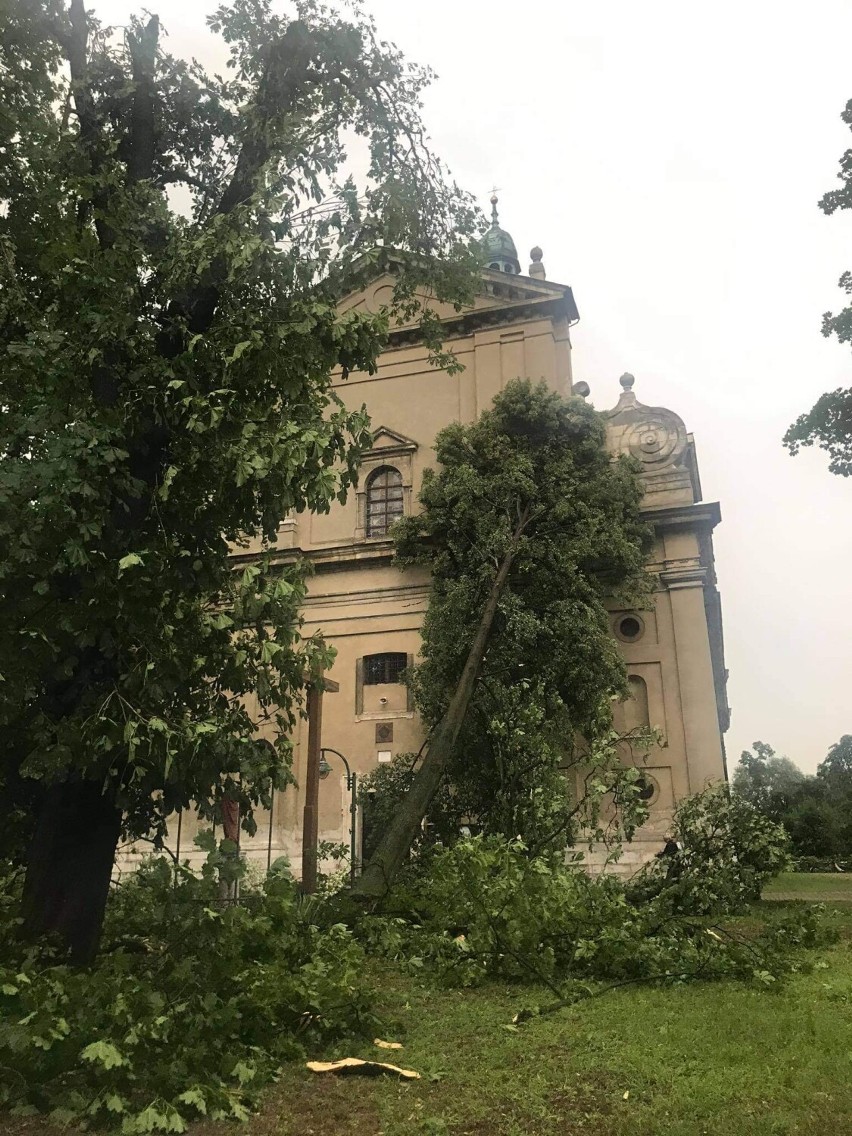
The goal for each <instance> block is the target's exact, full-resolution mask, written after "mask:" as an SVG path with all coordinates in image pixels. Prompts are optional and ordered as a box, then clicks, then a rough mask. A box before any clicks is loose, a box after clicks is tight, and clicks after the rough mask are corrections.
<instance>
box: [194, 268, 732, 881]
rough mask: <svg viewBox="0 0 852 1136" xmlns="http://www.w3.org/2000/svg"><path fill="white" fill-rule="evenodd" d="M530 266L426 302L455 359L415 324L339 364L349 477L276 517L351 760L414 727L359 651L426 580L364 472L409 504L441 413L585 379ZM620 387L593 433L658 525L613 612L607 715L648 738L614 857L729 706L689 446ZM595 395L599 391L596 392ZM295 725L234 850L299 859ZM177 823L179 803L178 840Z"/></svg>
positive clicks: (392, 745) (328, 814)
mask: <svg viewBox="0 0 852 1136" xmlns="http://www.w3.org/2000/svg"><path fill="white" fill-rule="evenodd" d="M530 267H531V270H532V272H533V275H531V276H522V275H519V274H518V275H508V274H507V273H506V272H502V271H497V270H489V269H486V270H484V271H483V276H482V289H481V293H480V295H479V296H478V297H477V300H476V303H475V305H474V306H473V308H471V309H468V310H466V311H464V312H461V313H457V312H454V311H453V310H452V309H450V308H447V309H445V310H443V311H442V312H441V315H442V317H443V319H444V326H445V336H446V338H445V345H446V346H448V347H450V348H451V349H452V351H453V352H454V354H455V356H456V358H457V359H458V361H459V363H460V364H461V365H462V369H461V370H460V371H459V372H457V373H455V374H448V373H446V372H443V371H437V370H435V369H434V368H433V367H432V366H430V364H429V360H428V351H427V349H426V347H425V346H424V345H423V344H422V343H421V342H419V341H418V338H417V335H416V332H415V331H414V330H413V329H402V330H399V331H397V332H395V333H393V334H392V337H391V342H390V344H389V346H388V348H387V350H386V351H385V352H384V354H383V355H382V357H381V360H380V366H379V368H378V370H377V372H376V373H375V374H373V375H367V374H352V375H350V376H349V378H348V379H347V380H346V381H343V380H342V379H338V380H337V383H336V385H337V389H338V393H339V394H340V396H341V397H342V398H343V400H344V401H345V402H346V403H347V405H349V406H353V407H357V406H360V405H361V404H362V403H364V404H366V406H367V409H368V411H369V413H370V415H371V419H372V422H373V424H374V444H373V449H372V451H371V452H370V453H369V454H368V455H367V457H366V460H365V462H364V465H363V467H362V470H361V474H360V479H359V487H358V489H357V491H356V492H353V493H351V494H350V496H349V499H348V500H347V502H346V503H345V504H343V505H335V506H333V508H332V510H331V512H330V513H328V514H302V515H299V516H294V517H290V518H288V519H287V520H286V521H285V522H284V523H283V524H282V526H281V529H280V532H279V539H278V544H277V550H278V555H280V556H281V557H283V558H290V557H292V556H293V555H294V553H295V552H296V551H297V550H300V551H301V552H302V553H304V554H305V555H307V556H308V557H309V558H310V559H311V560H312V562H313V567H314V569H315V571H314V574H313V576H312V578H311V580H310V585H309V598H308V602H307V605H306V608H305V612H304V615H305V624H306V625H305V632H306V633H308V634H310V633H312V632H314V631H321V632H322V634H323V635H324V637H325V638H326V640H327V641H328V642H330V643H331V644H333V646H334V647H335V648H336V650H337V658H336V661H335V663H334V666H333V669H332V671H331V672H330V677H331V678H332V679H333V680H334V681H335V682H336V683H338V684H339V690H338V691H337V692H335V693H327V694H326V695H325V696H324V703H323V712H322V745H323V746H328V747H332V748H334V749H336V750H339V751H340V752H342V753H343V754H345V755H346V757H347V758H348V760H349V763H350V765H351V767H352V768H353V769H354V770H356V771H357V772H358V773H359V774H362V773H368V772H370V771H371V770H372V769H374V768H375V767H376V765H377V764H378V763H379V762H380V761H383V760H388V759H389V758H390V757H391V756H392V755H393V754H396V753H401V752H410V751H416V750H417V749H419V747H420V745H421V743H422V740H423V734H422V730H421V726H420V723H419V721H418V718H417V715H416V712H415V711H414V708H413V706H412V705H411V701H410V698H409V696H408V693H407V689H406V687H405V686H404V685H403V684H401V683H399V682H391V683H371V682H365V671H364V662H363V660H364V659H365V658H366V657H368V656H373V655H378V654H384V653H388V652H392V653H399V654H404V655H405V656H406V659H407V661H409V662H410V661H412V660H416V658H417V655H418V651H419V647H420V627H421V624H422V620H423V617H424V613H425V611H426V607H427V604H428V597H429V579H428V576H427V575H426V574H425V573H424V572H423V571H422V570H410V569H409V570H405V571H402V570H400V569H398V568H396V567H394V565H393V564H392V541H391V540H390V539H389V537H388V536H387V535H380V536H378V537H375V536H371V535H369V534H368V526H367V519H366V518H367V488H366V487H367V486H368V484H369V481H370V475H371V473H373V472H374V471H376V470H378V469H379V468H388V467H389V468H391V469H393V470H396V471H398V473H399V475H400V481H401V486H402V501H403V510H404V512H405V513H408V512H410V511H411V510H413V509H416V508H417V494H418V489H419V486H420V482H421V479H422V476H423V471H424V470H425V469H426V468H428V467H429V466H431V465H432V464H433V463H434V460H435V454H434V450H433V448H432V447H433V442H434V438H435V435H436V434H437V433H438V431H439V430H440V429H442V427H444V426H446V425H447V424H448V423H450V422H453V421H461V422H472V421H473V420H474V419H475V418H476V417H477V416H478V414H479V413H480V412H481V411H482V410H484V409H485V408H486V407H488V406H489V405H490V403H491V401H492V399H493V398H494V396H495V395H496V394H497V393H498V391H500V390H501V389H502V388H503V387H504V386H505V384H506V383H507V382H509V381H510V380H511V379H514V378H516V377H518V376H521V377H524V378H529V379H532V380H540V379H543V380H544V381H545V382H546V383H548V384H549V385H550V386H551V387H553V388H554V389H555V390H557V391H559V392H560V393H562V394H563V395H567V394H569V393H570V392H572V390H574V391H575V393H584V392H586V391H587V388H586V387H585V384H582V383H580V384H578V385H577V387H576V388H574V385H573V376H572V369H571V332H570V329H571V327H572V325H573V324H574V323H576V321H577V319H578V314H577V309H576V307H575V304H574V299H573V295H572V293H571V289H570V288H567V287H564V286H562V285H558V284H554V283H551V282H549V281H547V280H545V279H544V278H543V268H542V267H541V264H540V260H536V261H535V263H534V264H533V265H531V266H530ZM392 288H393V279H392V277H390V276H386V277H380V278H379V279H377V280H375V282H374V283H373V284H372V285H371V286H370V287H369V288H367V289H366V290H365V291H363V292H361V293H359V294H358V295H355V296H352V297H350V298H349V299H348V300H347V301H346V304H345V305H344V307H362V306H363V307H366V308H367V309H374V310H375V309H377V308H378V307H379V306H380V305H381V304H383V303H384V302H386V301H387V299H388V298H389V295H390V291H391V290H392ZM613 387H614V388H615V383H613ZM622 388H623V389H622V391H621V397H620V398H619V400H618V402H617V405H616V406H615V407H614V408H613V409H612V410H611V411H609V412H608V415H609V425H608V433H609V440H610V445H611V448H612V450H613V452H614V453H615V452H619V451H623V452H627V453H631V454H633V455H634V456H635V457H637V458H638V459H639V461H640V463H641V465H642V469H643V475H642V476H643V480H644V483H645V498H644V505H643V509H644V511H645V513H646V515H647V517H648V519H649V520H651V521H652V522H653V526H654V531H655V534H656V539H655V547H654V552H653V556H652V563H651V565H650V567H651V569H652V571H653V572H654V573H655V574H656V576H657V580H658V584H657V590H656V593H655V596H654V601H655V602H654V608H653V610H649V611H641V612H624V611H615V610H614V611H613V612H612V627H613V634H614V635H615V636H616V638H617V639H618V640H619V642H620V645H621V649H622V651H623V655H624V659H625V662H626V664H627V669H628V673H629V675H630V679H631V691H632V692H633V697H632V699H631V700H630V702H628V703H627V704H623V705H619V706H617V707H616V724H617V725H619V726H622V727H624V728H625V729H627V728H630V727H631V726H633V725H642V724H647V725H650V726H652V727H656V728H657V729H658V730H659V732H660V736H661V738H662V744H661V746H659V747H655V749H654V750H653V751H652V752H651V754H649V755H648V756H647V758H645V759H644V764H645V767H646V775H647V778H648V785H649V791H652V793H653V796H652V797H651V800H650V804H651V820H650V822H649V824H648V825H647V826H646V828H645V829H644V830H643V831H642V832H640V833H639V834H638V836H637V840H636V842H635V845H634V847H633V848H632V849H631V850H630V851H629V852H628V853H627V855H626V857H625V862H626V863H628V864H632V863H633V862H635V861H636V860H638V859H644V858H646V857H647V856H648V855H650V854H652V853H653V852H654V851H656V850H657V849H658V848H659V847H660V839H661V837H662V834H663V832H664V831H665V828H666V824H667V821H668V818H669V817H670V815H671V809H672V807H673V805H674V803H675V801H676V800H678V799H679V798H681V797H683V796H684V795H686V794H688V793H691V792H695V791H697V790H699V789H701V788H702V787H703V786H704V785H706V784H707V783H708V782H712V781H718V780H720V779H721V778H723V777H724V776H725V766H724V749H723V742H722V734H723V731H724V730H725V729H726V727H727V717H728V711H727V704H726V699H725V670H724V660H723V650H722V631H721V617H720V609H719V599H718V594H717V591H716V583H715V575H714V568H713V550H712V537H711V534H712V531H713V527H714V525H715V524H716V523H717V522H718V520H719V508H718V505H716V504H715V503H713V504H708V503H705V502H703V501H702V499H701V489H700V484H699V480H698V472H697V466H696V461H695V449H694V445H693V441H692V437H691V435H689V434H688V433H687V432H686V429H685V427H684V424H683V422H682V421H681V420H680V419H679V418H678V417H677V415H676V414H674V413H673V412H672V411H669V410H665V409H660V408H653V407H646V406H643V405H642V404H641V403H639V402H638V401H637V398H636V396H635V394H634V393H633V390H632V379H631V377H630V376H624V377H623V378H622ZM609 395H610V392H609V391H602V392H600V397H601V398H603V399H604V400H607V399H608V396H609ZM253 551H254V550H252V549H251V548H248V549H242V550H237V551H236V552H235V557H236V559H241V558H250V557H251V555H252V552H253ZM625 619H627V620H628V622H627V623H625V622H624V621H625ZM631 620H632V622H631ZM294 742H295V753H294V773H295V777H296V781H297V785H296V786H295V787H291V788H289V789H288V790H287V791H286V792H284V793H282V794H279V795H278V797H277V798H276V801H275V805H274V809H273V814H272V816H271V817H269V816H266V817H263V816H261V817H259V818H258V821H259V824H258V833H257V836H256V837H255V838H253V839H252V840H246V841H245V842H244V850H245V851H246V852H247V853H248V854H249V855H250V856H253V857H257V858H259V859H262V860H263V861H265V860H266V859H267V858H271V859H275V858H276V857H277V856H278V855H280V854H282V853H284V854H287V855H288V856H289V857H290V858H291V860H292V863H293V865H294V868H297V869H298V865H299V860H300V855H301V825H302V810H303V806H304V798H303V791H302V786H303V785H304V782H305V776H304V775H305V762H306V750H307V745H306V742H307V724H306V723H304V722H303V723H302V724H301V727H300V729H299V731H298V734H297V736H296V738H295V739H294ZM330 761H331V764H332V773H331V774H330V775H329V776H328V777H327V778H326V779H325V780H323V781H321V783H320V798H319V801H320V803H319V830H320V839H326V840H334V841H340V842H348V840H349V825H350V817H349V812H348V808H349V798H348V794H347V791H346V779H345V775H344V772H343V767H342V764H340V763H339V762H337V760H336V759H335V758H334V757H331V758H330ZM193 827H194V826H192V825H191V823H190V821H189V818H186V819H185V821H184V829H183V838H182V845H183V847H182V849H181V854H182V855H184V854H185V853H186V852H187V851H189V848H190V842H191V835H192V828H193Z"/></svg>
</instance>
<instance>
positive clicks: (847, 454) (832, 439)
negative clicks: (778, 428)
mask: <svg viewBox="0 0 852 1136" xmlns="http://www.w3.org/2000/svg"><path fill="white" fill-rule="evenodd" d="M840 117H841V118H842V119H843V121H844V122H845V123H846V125H847V126H848V127H849V128H850V129H852V100H850V101H849V102H848V103H847V104H846V107H845V109H844V111H843V113H842V114H841V116H840ZM837 176H838V178H839V179H840V181H841V182H842V183H843V185H842V186H841V188H840V189H833V190H830V191H829V192H828V193H826V195H825V196H824V197H823V198H822V200H821V201H820V202H819V207H820V209H822V211H823V213H827V214H828V215H829V216H831V214H832V213H834V212H836V211H837V210H838V209H852V149H849V150H847V151H846V152H845V154H844V155H843V157H842V158H841V159H840V172H839V173H838V175H837ZM838 283H839V285H840V287H841V288H842V289H843V291H844V292H845V293H846V295H847V296H852V272H849V271H847V272H844V273H843V275H842V276H841V277H840V280H839V281H838ZM822 334H823V335H824V336H826V338H828V337H829V336H832V335H836V336H837V338H838V339H839V340H840V342H841V343H850V344H852V304H847V306H846V307H845V308H843V309H841V311H839V312H826V313H825V315H824V316H823V317H822ZM784 445H785V446H786V447H787V449H788V450H789V451H790V453H791V454H792V455H793V456H794V457H795V455H796V454H797V453H798V452H799V450H800V449H802V448H804V447H807V446H813V445H817V446H819V447H820V449H823V450H825V451H826V453H827V454H828V459H829V461H828V468H829V470H830V471H831V472H832V473H836V474H839V475H840V476H841V477H849V476H850V474H852V386H849V387H838V388H837V389H836V390H833V391H826V393H825V394H823V395H821V396H820V397H819V398H818V399H817V401H816V402H815V403H814V405H813V406H812V407H811V409H810V410H809V411H808V413H807V414H802V415H801V416H800V417H799V418H797V419H796V421H795V422H794V423H793V425H792V426H791V427H790V429H789V430H788V431H787V433H786V434H785V435H784Z"/></svg>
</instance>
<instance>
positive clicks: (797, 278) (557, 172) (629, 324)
mask: <svg viewBox="0 0 852 1136" xmlns="http://www.w3.org/2000/svg"><path fill="white" fill-rule="evenodd" d="M90 3H91V6H92V7H93V8H94V9H95V10H96V11H97V12H98V14H99V15H101V17H102V18H103V19H104V20H106V21H110V22H115V23H121V22H123V20H124V18H125V17H126V14H127V12H128V11H131V10H134V9H135V10H138V9H139V8H141V7H142V5H141V4H138V5H137V4H132V3H130V2H129V0H90ZM144 6H145V7H146V8H148V9H149V10H152V11H158V12H159V14H160V16H161V18H162V19H163V21H164V23H165V25H166V28H167V30H168V31H169V32H170V41H169V44H168V47H169V49H170V50H171V51H172V52H173V53H174V54H176V55H188V54H195V55H196V56H198V57H199V58H200V59H202V61H204V62H205V63H210V62H217V63H218V62H219V58H222V57H219V58H217V57H216V55H212V56H211V43H210V39H209V37H208V33H207V32H206V29H205V27H204V23H203V17H204V15H205V14H206V13H207V12H208V11H209V10H210V9H211V8H212V7H213V4H212V0H210V2H208V0H183V2H182V3H181V4H173V3H169V4H168V5H165V6H161V7H158V3H157V0H145V4H144ZM367 7H368V8H369V9H371V10H372V11H373V13H374V14H375V16H376V18H377V21H378V23H379V28H380V31H381V32H382V33H383V35H384V37H385V38H388V39H391V40H394V41H395V42H396V43H397V44H399V46H400V47H402V48H403V50H404V51H405V53H406V54H407V55H408V56H409V57H411V58H413V59H417V60H418V61H419V62H423V63H428V64H430V65H431V66H432V67H433V68H434V69H435V70H436V71H437V72H438V75H439V79H438V81H437V83H436V84H435V86H434V87H433V88H432V91H431V93H430V94H429V95H428V98H427V104H426V121H427V124H428V126H429V128H430V131H431V134H432V137H433V140H434V142H435V146H436V149H437V150H438V152H439V153H441V154H442V156H443V157H444V158H445V160H446V161H447V162H448V163H449V165H450V167H451V168H452V170H453V172H454V173H455V174H456V176H457V178H458V180H459V181H460V182H461V183H462V184H463V185H465V186H466V187H467V188H468V189H470V190H471V191H473V192H475V193H476V194H477V195H478V196H479V197H480V200H481V202H482V204H483V206H484V207H486V208H487V198H488V195H489V190H490V188H491V186H492V185H497V186H499V187H500V217H501V223H502V224H503V225H504V227H505V228H507V229H508V230H509V231H510V232H511V233H512V235H513V236H514V238H515V242H516V244H517V246H518V252H519V255H520V259H521V265H522V268H523V270H524V271H526V267H527V264H528V263H529V261H528V256H527V253H528V250H529V249H530V247H531V246H532V245H534V244H539V245H541V247H542V248H543V249H544V264H545V266H546V269H547V274H548V277H549V278H550V279H551V280H557V281H559V282H560V283H565V284H570V285H572V287H573V289H574V295H575V297H576V300H577V304H578V306H579V309H580V315H581V322H580V323H579V325H578V326H577V327H576V328H575V329H574V333H573V336H574V338H573V342H574V368H575V371H574V377H575V380H580V379H584V380H585V381H586V382H588V383H589V384H590V386H591V388H592V396H591V397H592V400H593V401H594V402H595V404H596V405H597V407H598V408H599V409H603V408H606V407H609V406H611V405H613V404H614V402H615V401H616V399H617V396H618V393H619V389H620V388H619V386H618V376H619V375H620V374H621V373H622V372H623V371H625V370H629V371H631V372H633V374H635V376H636V387H635V391H636V394H637V396H638V397H639V399H640V400H641V401H642V402H645V403H649V404H651V405H664V406H668V407H671V408H672V409H673V410H676V411H677V412H678V413H679V414H680V415H681V416H682V417H683V419H684V420H685V422H686V425H687V429H689V430H691V431H692V432H693V433H694V434H695V438H696V443H697V447H698V457H699V463H700V469H701V478H702V485H703V489H704V495H705V497H706V498H707V499H709V500H715V499H718V500H719V501H720V502H721V506H722V524H721V526H720V527H719V528H718V529H717V530H716V561H717V568H718V574H719V584H720V588H721V591H722V604H723V612H724V619H725V637H726V650H727V664H728V667H729V670H730V686H729V699H730V702H731V706H732V708H733V720H732V724H731V729H730V732H729V733H728V735H727V748H728V759H729V765H730V766H731V768H733V766H734V764H735V763H736V760H737V759H738V757H739V753H740V751H741V750H742V749H743V748H744V747H747V746H750V745H751V743H752V742H753V741H755V740H756V739H760V740H762V741H766V742H769V743H770V744H771V745H773V746H774V747H775V748H776V750H778V751H779V752H782V753H786V754H788V755H789V756H790V757H791V758H793V759H794V760H795V761H796V762H798V763H799V764H800V765H801V766H802V767H803V768H804V769H806V770H809V771H811V770H813V769H814V768H815V766H816V764H817V763H818V762H819V761H820V760H822V758H823V757H824V756H825V753H826V751H827V749H828V747H829V746H830V745H831V744H832V743H833V742H835V741H837V739H838V738H839V737H840V736H841V735H842V734H844V733H852V708H850V699H849V691H850V685H852V614H850V602H849V601H850V582H849V569H850V560H852V525H850V521H852V479H849V480H844V479H842V478H837V477H833V476H832V475H831V474H829V473H828V472H827V470H826V462H825V459H824V458H823V457H822V456H821V455H818V454H815V453H813V452H806V453H804V454H802V455H801V456H799V457H798V458H795V459H792V458H790V457H789V455H788V454H787V452H786V451H785V450H784V449H783V448H782V446H781V436H782V435H783V433H784V431H785V429H786V427H787V426H788V425H789V423H790V422H792V421H793V419H794V418H795V417H796V416H797V415H798V414H799V413H801V412H803V411H805V410H807V409H809V408H810V406H811V405H812V404H813V402H814V401H815V399H816V398H817V396H818V395H819V394H820V393H821V392H823V391H825V390H829V389H833V388H834V387H837V386H840V385H843V386H849V385H850V384H852V353H850V351H849V349H848V348H844V347H842V346H840V345H839V344H837V343H836V342H835V341H833V340H826V339H823V338H822V336H821V334H820V317H821V315H822V313H823V312H824V311H826V310H829V309H832V310H833V309H836V308H837V307H839V306H842V295H841V293H840V292H839V290H838V289H837V287H836V283H837V279H838V277H839V276H840V274H841V272H842V271H844V270H845V269H852V241H850V238H852V216H848V215H844V214H840V215H835V217H833V218H826V217H825V216H824V215H823V214H822V213H821V212H820V211H819V210H818V209H817V205H816V203H817V200H818V199H819V198H820V197H821V196H822V194H823V193H824V192H825V191H826V190H827V189H830V188H832V187H833V186H834V184H835V178H836V172H837V168H838V160H839V158H840V156H841V154H842V152H843V151H844V150H845V149H846V148H847V147H848V146H849V145H852V136H850V132H849V129H848V128H847V127H845V126H844V125H843V123H841V121H840V117H839V116H840V112H841V110H842V109H843V107H844V105H845V103H846V101H847V99H850V98H852V64H850V54H849V45H850V43H852V4H850V3H849V0H813V2H812V3H811V4H809V5H807V6H804V5H802V4H801V3H800V2H798V0H797V2H796V3H793V2H792V0H738V2H733V0H716V3H715V4H713V5H711V6H707V5H698V4H686V3H683V0H648V2H646V3H644V4H641V5H640V4H637V3H635V0H598V2H597V3H594V4H590V3H581V2H580V0H574V2H571V0H537V3H534V4H530V3H528V4H519V3H511V4H510V3H507V2H506V0H492V2H490V3H485V2H484V0H429V2H428V3H416V4H415V3H412V2H411V0H367Z"/></svg>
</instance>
